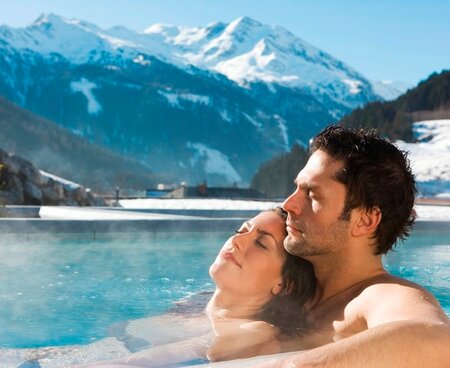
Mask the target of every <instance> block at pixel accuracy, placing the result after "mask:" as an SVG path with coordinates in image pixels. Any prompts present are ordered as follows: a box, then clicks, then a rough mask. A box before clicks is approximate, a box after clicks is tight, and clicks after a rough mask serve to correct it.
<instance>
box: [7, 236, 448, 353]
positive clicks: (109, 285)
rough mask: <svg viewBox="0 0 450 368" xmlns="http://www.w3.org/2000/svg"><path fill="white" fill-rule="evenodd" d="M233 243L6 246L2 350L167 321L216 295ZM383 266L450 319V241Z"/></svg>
mask: <svg viewBox="0 0 450 368" xmlns="http://www.w3.org/2000/svg"><path fill="white" fill-rule="evenodd" d="M227 236H228V234H218V233H213V234H207V233H206V234H205V233H183V234H180V233H178V234H176V233H172V234H158V235H157V236H156V237H155V236H154V235H148V234H133V235H127V236H124V235H123V234H109V235H108V236H104V237H102V238H97V239H95V240H93V239H80V237H78V238H74V237H73V235H71V236H59V237H58V238H48V237H44V238H41V237H36V238H33V239H29V240H18V239H8V240H7V241H5V239H2V241H1V244H0V285H1V286H0V325H1V326H2V329H0V347H7V348H25V347H42V346H50V345H69V344H86V343H90V342H92V341H95V340H97V339H101V338H103V337H105V336H107V335H108V329H109V328H110V327H111V326H112V325H114V324H115V323H118V322H121V321H127V320H132V319H137V318H141V317H145V316H150V315H157V314H161V313H164V312H165V311H167V310H168V309H169V308H170V307H171V305H172V303H173V302H175V301H177V300H180V299H181V298H184V297H187V296H189V295H192V294H193V293H196V292H198V291H204V290H212V289H213V287H214V286H213V284H212V282H211V280H210V278H209V275H208V268H209V265H210V264H211V262H212V261H213V260H214V258H215V256H216V254H217V252H218V250H219V249H220V247H221V246H222V244H223V242H224V240H225V239H226V238H227ZM384 263H385V265H386V267H387V269H388V270H389V271H390V272H392V273H394V274H397V275H399V276H402V277H405V278H408V279H410V280H412V281H415V282H418V283H419V284H421V285H423V286H425V287H426V288H427V289H429V290H430V291H431V292H432V293H433V294H434V295H435V296H436V297H437V298H438V300H439V301H440V302H441V304H442V306H443V307H444V309H445V310H446V313H447V314H448V315H450V297H449V294H450V271H449V266H450V234H449V233H436V232H433V233H431V232H416V233H415V234H413V235H412V236H411V238H410V239H408V241H407V242H406V243H405V244H400V246H399V247H398V250H397V251H396V252H393V253H391V254H390V255H389V256H388V257H387V258H386V259H385V261H384Z"/></svg>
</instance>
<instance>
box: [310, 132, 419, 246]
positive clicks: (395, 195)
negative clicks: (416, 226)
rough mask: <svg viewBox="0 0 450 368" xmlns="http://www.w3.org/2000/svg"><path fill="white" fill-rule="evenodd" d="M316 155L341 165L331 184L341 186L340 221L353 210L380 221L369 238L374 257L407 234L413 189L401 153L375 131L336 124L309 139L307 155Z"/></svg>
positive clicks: (346, 217)
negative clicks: (375, 211)
mask: <svg viewBox="0 0 450 368" xmlns="http://www.w3.org/2000/svg"><path fill="white" fill-rule="evenodd" d="M316 150H321V151H324V152H326V153H327V154H328V155H330V156H331V157H332V159H335V160H339V161H342V162H343V164H344V166H343V169H342V171H340V172H339V173H336V179H337V180H338V181H339V182H341V183H343V184H344V185H345V186H346V187H347V196H346V200H345V206H344V210H343V213H342V214H341V219H343V220H348V219H349V218H350V213H351V211H352V210H353V209H354V208H364V209H368V210H370V209H374V208H378V209H379V210H380V211H381V222H380V224H379V225H378V227H377V230H376V231H375V234H374V239H375V240H376V244H375V248H374V253H375V254H385V253H387V252H388V251H389V250H391V249H392V248H393V246H394V244H395V243H396V242H397V240H398V238H400V239H405V238H406V237H407V236H408V235H409V232H410V231H411V227H412V225H413V223H414V217H413V216H412V210H413V206H414V198H415V194H416V191H417V190H416V184H415V180H414V175H413V174H412V171H411V167H410V165H409V160H408V158H407V154H406V152H403V151H401V150H399V149H398V148H397V147H395V146H394V145H393V144H392V143H391V142H389V141H388V140H387V139H384V138H383V137H380V136H379V135H378V134H377V133H376V131H375V130H367V129H348V128H344V127H342V126H339V125H331V126H329V127H327V128H325V129H324V130H323V131H322V132H321V133H319V134H318V135H317V136H316V137H314V138H313V140H312V142H311V147H310V152H311V154H312V153H313V152H315V151H316Z"/></svg>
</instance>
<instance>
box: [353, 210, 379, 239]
mask: <svg viewBox="0 0 450 368" xmlns="http://www.w3.org/2000/svg"><path fill="white" fill-rule="evenodd" d="M380 221H381V211H380V209H379V208H378V207H373V208H368V209H361V210H360V211H358V215H357V218H356V222H355V223H354V225H353V227H352V235H353V236H355V237H360V236H366V235H370V234H373V233H374V232H375V230H376V229H377V227H378V225H379V224H380Z"/></svg>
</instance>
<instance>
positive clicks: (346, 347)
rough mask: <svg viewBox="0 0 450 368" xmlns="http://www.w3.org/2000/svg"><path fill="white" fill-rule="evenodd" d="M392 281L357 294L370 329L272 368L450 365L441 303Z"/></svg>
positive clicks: (448, 326)
mask: <svg viewBox="0 0 450 368" xmlns="http://www.w3.org/2000/svg"><path fill="white" fill-rule="evenodd" d="M388 281H390V282H392V283H389V282H385V283H379V284H376V285H372V286H370V287H368V288H367V289H366V290H365V291H364V292H363V293H361V296H359V297H358V298H360V300H358V301H357V303H358V304H359V305H360V307H361V308H360V311H361V315H362V316H363V318H364V319H365V321H366V323H367V330H364V331H362V332H359V333H357V334H355V335H352V336H350V337H347V338H344V339H342V340H339V341H336V342H333V343H330V344H327V345H324V346H321V347H318V348H315V349H312V350H308V351H303V352H299V353H298V354H294V355H292V356H289V357H286V358H284V359H282V360H280V361H279V362H277V363H273V364H269V365H267V367H408V368H411V367H427V368H432V367H449V364H450V321H449V319H448V318H447V316H446V315H445V313H444V311H443V310H442V308H441V307H440V305H439V303H438V302H437V301H436V299H435V298H434V297H433V296H432V295H431V294H430V293H429V292H428V291H426V290H425V289H423V288H421V287H419V286H418V285H415V284H413V283H410V282H407V281H406V280H399V279H394V278H391V279H388ZM358 298H356V299H355V300H357V299H358Z"/></svg>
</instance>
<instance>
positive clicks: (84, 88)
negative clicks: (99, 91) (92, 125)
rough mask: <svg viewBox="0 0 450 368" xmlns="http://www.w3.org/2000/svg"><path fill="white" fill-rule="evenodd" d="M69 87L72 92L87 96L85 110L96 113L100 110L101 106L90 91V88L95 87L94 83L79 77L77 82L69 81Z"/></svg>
mask: <svg viewBox="0 0 450 368" xmlns="http://www.w3.org/2000/svg"><path fill="white" fill-rule="evenodd" d="M70 88H71V89H72V91H73V92H81V93H82V94H83V95H84V96H85V97H86V98H87V101H88V105H87V110H88V112H89V114H91V115H96V114H98V113H99V112H100V111H101V110H102V106H101V105H100V103H99V102H98V101H97V100H96V99H95V96H94V94H93V93H92V90H93V89H94V88H97V85H96V84H95V83H92V82H90V81H88V80H87V79H86V78H81V80H79V81H78V82H72V83H70Z"/></svg>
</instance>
